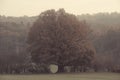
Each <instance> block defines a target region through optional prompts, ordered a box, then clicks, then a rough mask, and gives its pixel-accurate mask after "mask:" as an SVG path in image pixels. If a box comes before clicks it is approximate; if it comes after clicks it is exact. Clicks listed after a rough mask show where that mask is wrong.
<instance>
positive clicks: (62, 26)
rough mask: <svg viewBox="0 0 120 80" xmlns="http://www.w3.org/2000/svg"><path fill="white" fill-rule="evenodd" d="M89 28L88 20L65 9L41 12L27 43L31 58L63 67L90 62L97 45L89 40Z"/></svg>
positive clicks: (61, 68) (37, 61) (60, 68)
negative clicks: (86, 21) (80, 18)
mask: <svg viewBox="0 0 120 80" xmlns="http://www.w3.org/2000/svg"><path fill="white" fill-rule="evenodd" d="M88 33H89V28H88V25H87V24H86V23H85V21H81V22H80V21H79V20H78V19H77V18H76V16H74V15H72V14H68V13H66V12H65V11H64V9H60V10H58V11H57V12H56V11H55V10H47V11H45V12H43V13H41V14H40V16H39V18H38V20H37V21H36V22H35V23H34V25H33V27H31V29H30V32H29V36H28V44H29V51H30V53H31V57H32V61H33V62H35V63H37V64H39V63H40V64H43V63H44V64H46V65H49V64H57V65H58V70H59V72H62V71H63V70H64V66H66V65H72V66H76V65H77V66H79V65H87V64H90V63H91V61H92V59H93V57H94V53H95V51H94V48H93V47H92V46H91V44H90V42H89V40H88Z"/></svg>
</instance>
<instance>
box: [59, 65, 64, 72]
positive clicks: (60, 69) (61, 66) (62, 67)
mask: <svg viewBox="0 0 120 80" xmlns="http://www.w3.org/2000/svg"><path fill="white" fill-rule="evenodd" d="M62 72H64V66H63V65H58V73H62Z"/></svg>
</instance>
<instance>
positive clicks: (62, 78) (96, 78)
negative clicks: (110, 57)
mask: <svg viewBox="0 0 120 80" xmlns="http://www.w3.org/2000/svg"><path fill="white" fill-rule="evenodd" d="M0 80H120V73H64V74H39V75H0Z"/></svg>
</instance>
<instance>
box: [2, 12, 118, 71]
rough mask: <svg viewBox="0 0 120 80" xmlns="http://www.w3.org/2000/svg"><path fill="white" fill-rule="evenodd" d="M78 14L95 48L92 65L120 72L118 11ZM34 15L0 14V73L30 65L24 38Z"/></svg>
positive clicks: (98, 69) (101, 69) (34, 18)
mask: <svg viewBox="0 0 120 80" xmlns="http://www.w3.org/2000/svg"><path fill="white" fill-rule="evenodd" d="M77 17H78V19H79V20H82V21H83V20H84V21H86V22H87V24H88V25H89V26H90V28H91V34H90V36H89V37H90V38H91V41H92V42H93V44H94V46H95V49H96V59H95V61H94V63H93V66H92V67H91V68H92V69H94V70H95V71H119V72H120V13H116V12H114V13H111V14H109V13H98V14H94V15H89V14H83V15H78V16H77ZM37 18H38V17H37V16H34V17H28V16H23V17H6V16H0V73H17V71H15V70H17V69H18V70H19V69H23V70H21V71H20V72H21V73H22V71H23V73H24V72H25V71H26V69H27V68H29V67H26V66H27V64H28V65H29V64H30V63H31V61H30V54H29V53H28V51H27V44H26V40H27V35H28V31H29V29H30V27H31V26H32V24H33V22H34V21H35V20H36V19H37ZM15 65H16V66H15ZM18 66H19V67H18ZM21 67H24V68H21ZM3 68H4V69H3ZM40 69H42V68H40ZM10 70H11V71H10ZM24 70H25V71H24ZM44 70H45V69H44ZM37 71H38V70H37ZM20 72H19V73H20ZM31 72H32V71H31ZM35 72H36V71H35ZM41 72H42V71H41ZM43 72H44V71H43Z"/></svg>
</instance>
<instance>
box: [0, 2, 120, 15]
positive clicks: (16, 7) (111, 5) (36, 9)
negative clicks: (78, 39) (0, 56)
mask: <svg viewBox="0 0 120 80" xmlns="http://www.w3.org/2000/svg"><path fill="white" fill-rule="evenodd" d="M59 8H64V9H65V10H66V12H69V13H73V14H76V15H79V14H86V13H90V14H93V13H98V12H109V13H111V12H120V0H0V15H6V16H24V15H27V16H36V15H39V14H40V13H41V12H43V11H45V10H48V9H55V10H57V9H59Z"/></svg>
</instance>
